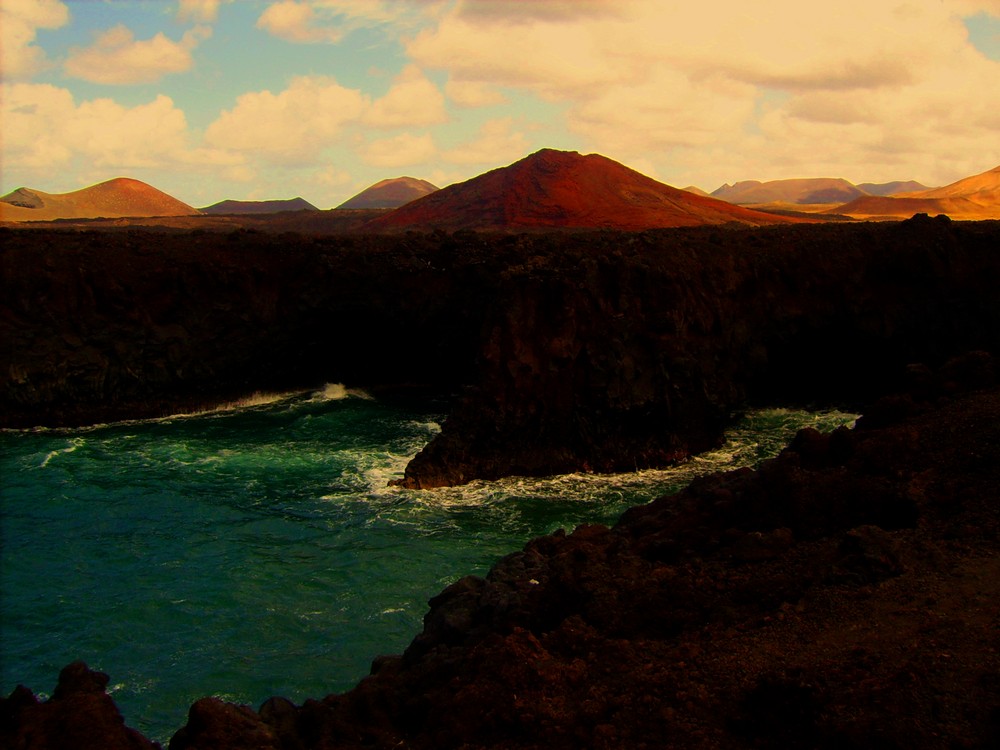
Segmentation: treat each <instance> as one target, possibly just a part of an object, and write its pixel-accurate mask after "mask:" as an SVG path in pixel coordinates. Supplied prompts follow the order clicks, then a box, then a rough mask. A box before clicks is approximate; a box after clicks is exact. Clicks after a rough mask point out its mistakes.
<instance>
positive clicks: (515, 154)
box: [443, 117, 529, 165]
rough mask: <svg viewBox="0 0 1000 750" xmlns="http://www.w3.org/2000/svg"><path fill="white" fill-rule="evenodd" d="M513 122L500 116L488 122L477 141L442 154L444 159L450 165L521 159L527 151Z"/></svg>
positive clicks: (523, 136) (527, 144)
mask: <svg viewBox="0 0 1000 750" xmlns="http://www.w3.org/2000/svg"><path fill="white" fill-rule="evenodd" d="M513 126H514V120H513V118H510V117H501V118H498V119H495V120H488V121H487V122H485V123H483V125H482V127H480V129H479V132H478V133H477V135H476V138H474V139H473V140H471V141H469V142H468V143H464V144H462V145H460V146H458V147H457V148H453V149H450V150H448V151H445V152H444V154H443V157H444V159H445V160H446V161H449V162H451V163H453V164H491V165H496V164H503V163H507V162H511V161H516V160H517V159H519V158H521V157H522V156H524V154H525V152H526V151H527V150H528V148H529V142H528V138H527V136H525V134H524V133H522V132H520V131H515V130H514V129H513Z"/></svg>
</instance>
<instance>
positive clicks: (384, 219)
mask: <svg viewBox="0 0 1000 750" xmlns="http://www.w3.org/2000/svg"><path fill="white" fill-rule="evenodd" d="M790 221H793V220H792V219H789V218H786V217H781V216H776V215H774V214H767V213H763V212H760V211H753V210H750V209H746V208H742V207H740V206H734V205H732V204H730V203H726V202H725V201H720V200H716V199H714V198H709V197H705V196H700V195H695V194H693V193H688V192H685V191H683V190H678V189H677V188H674V187H670V186H669V185H664V184H663V183H660V182H657V181H656V180H654V179H652V178H650V177H646V176H645V175H642V174H640V173H638V172H636V171H634V170H632V169H629V168H628V167H626V166H624V165H623V164H619V163H618V162H616V161H612V160H611V159H608V158H607V157H604V156H601V155H599V154H590V155H587V156H581V155H580V154H578V153H576V152H575V151H555V150H552V149H543V150H541V151H538V152H537V153H534V154H531V155H530V156H527V157H525V158H524V159H521V160H520V161H518V162H515V163H514V164H511V165H510V166H507V167H502V168H500V169H494V170H493V171H491V172H487V173H486V174H482V175H479V176H478V177H474V178H472V179H471V180H468V181H466V182H462V183H458V184H455V185H450V186H449V187H446V188H444V189H442V190H439V191H437V192H436V193H432V194H430V195H427V196H425V197H423V198H420V199H418V200H416V201H413V202H412V203H409V204H407V205H405V206H403V207H401V208H397V209H396V210H395V211H392V212H391V213H389V214H386V215H385V216H380V217H378V218H376V219H374V220H372V221H370V222H368V224H366V225H365V229H366V230H372V231H393V230H399V229H407V228H415V227H422V228H441V229H448V230H455V229H478V230H497V229H499V230H502V229H513V228H571V227H577V228H609V229H622V230H641V229H652V228H656V227H685V226H700V225H705V224H725V223H729V222H740V223H744V224H752V225H761V224H778V223H787V222H790Z"/></svg>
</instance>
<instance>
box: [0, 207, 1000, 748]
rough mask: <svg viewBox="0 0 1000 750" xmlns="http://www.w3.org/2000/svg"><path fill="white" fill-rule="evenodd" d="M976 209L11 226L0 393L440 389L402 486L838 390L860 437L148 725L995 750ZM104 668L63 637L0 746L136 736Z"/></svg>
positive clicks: (192, 729) (169, 394) (423, 739)
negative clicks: (297, 673)
mask: <svg viewBox="0 0 1000 750" xmlns="http://www.w3.org/2000/svg"><path fill="white" fill-rule="evenodd" d="M998 237H1000V225H998V224H997V223H995V222H982V223H974V224H961V223H953V222H949V221H948V220H946V219H943V218H938V219H932V218H929V217H916V218H914V219H913V220H910V221H908V222H902V223H900V224H894V225H865V226H840V225H836V226H835V225H827V226H818V227H806V226H800V227H771V228H761V229H752V230H748V229H739V230H730V229H725V228H711V229H697V230H673V231H665V232H659V231H657V232H641V233H619V232H599V233H582V234H580V233H558V234H539V235H497V236H486V235H477V234H472V233H455V234H444V233H438V234H427V235H419V234H409V235H405V236H401V237H355V238H349V237H344V238H306V237H303V236H300V235H294V236H283V235H267V234H263V233H246V232H242V233H234V234H232V235H210V234H194V235H167V234H162V233H161V234H157V233H147V232H138V233H136V232H122V233H118V234H110V233H88V232H84V233H72V232H65V233H63V232H42V233H34V234H31V233H28V232H23V233H22V232H8V233H5V235H4V239H5V240H6V241H5V242H4V249H3V251H2V253H0V258H2V265H0V270H2V277H0V286H2V290H3V294H2V295H0V333H2V335H3V340H4V341H5V342H9V345H8V346H5V347H4V350H3V352H0V383H2V388H0V393H2V398H3V403H2V404H0V407H2V413H3V415H4V426H32V425H34V424H38V423H40V422H38V421H37V420H39V419H41V420H43V421H42V422H41V423H49V424H82V423H86V422H97V421H107V420H109V419H114V418H120V417H121V416H125V415H129V416H138V415H140V414H146V415H149V416H152V415H155V414H157V413H161V412H162V411H163V410H164V409H176V408H178V405H184V404H187V403H196V402H198V401H201V400H204V401H206V402H211V401H216V402H217V401H219V400H225V399H226V398H232V397H235V396H239V395H241V394H246V393H251V392H253V391H260V390H281V389H287V388H291V387H295V386H296V385H303V384H311V383H315V382H324V381H327V380H329V381H343V382H348V383H351V384H358V385H370V384H372V383H376V384H379V383H382V384H384V385H387V386H394V387H399V386H401V385H420V386H424V387H435V388H442V389H458V388H464V391H463V394H464V395H463V397H462V399H461V401H460V403H459V404H458V405H457V407H456V409H455V410H454V412H453V413H452V414H451V416H450V417H449V419H448V420H447V422H446V423H445V425H444V427H443V430H442V432H441V434H440V435H439V437H438V438H437V439H436V440H435V441H434V442H432V443H431V444H430V445H429V446H427V448H425V449H424V451H423V452H421V454H420V455H418V456H417V457H416V458H415V459H414V461H413V462H412V463H411V465H410V467H408V469H407V472H406V476H405V478H404V480H403V481H404V482H406V483H407V484H408V485H409V486H412V487H432V486H439V485H442V484H456V483H461V482H463V481H468V480H469V479H471V478H473V477H484V478H491V477H496V476H502V475H505V474H516V473H524V474H543V473H554V472H559V471H567V470H578V469H581V468H583V469H591V470H594V471H603V470H611V469H619V468H624V467H630V468H631V467H634V466H645V465H657V464H662V463H666V462H669V461H673V460H678V459H681V458H683V457H685V456H688V455H690V454H692V453H694V452H697V451H700V450H703V449H704V448H706V447H709V446H711V445H713V444H714V441H716V440H717V439H718V434H719V432H720V431H721V428H722V426H723V425H724V424H725V423H726V421H727V420H728V419H729V418H730V417H731V415H732V413H733V412H734V411H736V410H738V409H739V408H741V407H742V406H744V405H746V404H752V403H760V404H765V403H770V404H779V403H782V402H784V403H798V404H808V403H815V404H820V403H832V402H837V403H847V404H852V405H856V406H857V407H858V408H859V410H860V411H861V412H862V413H863V415H864V416H863V417H862V418H861V419H860V420H859V423H858V425H857V427H856V428H855V429H854V430H846V429H841V430H838V431H836V432H834V433H832V434H829V435H821V434H819V433H816V432H814V431H809V430H807V431H803V432H801V433H799V435H798V436H797V437H796V439H795V440H794V441H793V443H792V444H791V445H790V446H789V447H788V448H787V449H786V450H785V451H784V452H783V453H782V454H781V455H780V456H779V457H778V458H776V459H773V460H772V461H769V462H767V463H765V464H764V465H763V466H761V467H760V468H759V469H758V470H756V471H750V470H741V471H738V472H733V473H728V474H719V475H713V476H711V477H707V478H704V479H702V480H699V481H697V482H695V483H694V484H692V485H691V486H690V487H688V488H687V489H686V490H684V491H682V492H681V493H679V494H677V495H674V496H670V497H665V498H660V499H658V500H655V501H653V502H651V503H650V504H648V505H644V506H639V507H636V508H634V509H632V510H630V511H628V512H627V513H626V514H625V515H624V516H623V517H622V518H621V520H620V521H619V522H618V523H617V524H616V525H615V526H614V527H612V528H606V527H603V526H583V527H580V528H577V529H576V530H574V531H572V533H568V534H567V533H564V532H558V533H556V534H552V535H549V536H547V537H541V538H538V539H535V540H533V541H531V542H529V543H528V544H527V545H526V546H525V548H524V549H523V550H521V551H519V552H515V553H513V554H511V555H509V556H508V557H506V558H504V559H503V560H501V561H500V562H498V563H497V565H496V566H495V567H494V568H493V569H492V570H491V571H490V573H489V574H488V575H487V576H486V577H485V578H477V577H471V576H470V577H465V578H462V579H460V580H459V581H457V582H456V583H455V584H453V585H451V586H449V587H448V588H447V589H445V590H444V591H442V592H441V593H440V594H439V595H438V596H436V597H435V598H434V599H432V600H431V602H430V608H429V611H428V613H427V615H426V617H425V620H424V628H423V630H422V632H421V633H420V634H418V635H417V636H416V638H415V639H414V640H413V642H412V643H411V645H410V647H409V648H408V649H407V650H406V652H405V653H404V654H402V655H395V656H382V657H378V658H376V659H375V661H374V662H373V665H372V674H371V676H370V677H368V678H366V679H365V680H363V681H362V682H361V683H360V684H359V685H358V686H357V687H355V688H354V689H353V690H351V691H349V692H347V693H344V694H341V695H331V696H327V697H325V698H317V699H315V700H309V701H306V702H305V703H304V704H303V705H301V706H296V705H293V704H291V703H290V702H288V701H286V700H284V699H281V698H273V699H271V700H269V701H267V702H266V703H265V704H263V705H262V706H260V707H259V708H258V709H256V710H255V709H253V708H251V707H246V706H236V705H231V704H227V703H225V702H223V701H220V700H218V699H215V698H204V699H202V700H199V701H198V702H197V703H195V704H194V705H193V706H192V707H191V711H190V714H189V718H188V722H187V724H186V725H185V726H184V727H182V728H180V729H179V730H178V732H177V733H176V734H175V735H174V737H173V739H172V740H171V741H170V748H172V749H173V750H189V749H190V750H193V749H194V748H220V749H223V750H225V749H226V748H268V749H269V750H279V749H280V750H301V749H303V748H390V747H410V748H448V747H455V748H459V747H462V748H501V747H502V748H524V749H527V748H578V747H594V748H622V747H629V748H642V747H649V748H652V747H662V746H663V745H664V743H669V745H670V746H671V747H678V748H717V747H726V748H760V747H775V748H777V747H821V748H826V747H829V748H834V747H837V748H839V747H879V748H903V747H906V748H955V747H967V748H979V747H994V746H996V745H997V743H998V742H1000V645H998V643H1000V641H998V639H997V637H996V636H997V633H998V632H1000V609H998V604H997V602H1000V590H998V589H1000V563H998V560H1000V556H998V554H997V553H998V551H1000V549H998V547H1000V384H998V377H997V376H998V364H997V361H996V359H995V356H996V353H997V352H998V351H1000V295H998V294H997V289H998V288H1000V253H998V252H997V250H996V248H997V247H998V246H1000V244H998V241H997V240H998ZM227 243H228V244H227ZM917 363H920V364H917ZM386 372H392V373H393V374H394V380H393V381H392V382H389V383H387V382H386V381H385V380H384V378H385V375H384V373H386ZM887 394H891V395H887ZM107 683H108V679H107V676H105V675H102V674H100V673H98V672H93V671H91V670H89V669H88V668H87V667H86V665H83V664H81V663H75V664H72V665H70V666H68V667H67V668H66V669H65V670H64V672H63V674H62V675H61V677H60V681H59V685H58V686H57V688H56V690H55V692H54V693H53V694H52V697H51V698H50V699H49V700H45V701H41V700H39V699H38V698H37V697H36V696H35V695H33V693H32V692H31V690H29V689H27V688H23V687H19V688H17V689H16V690H15V691H14V692H13V693H12V694H11V695H10V696H9V697H7V698H3V699H0V745H2V746H3V747H12V748H37V749H43V748H71V747H72V748H82V749H84V750H86V749H87V748H107V749H109V750H114V749H115V748H126V747H127V748H149V747H155V744H154V743H151V742H150V741H149V740H147V739H146V738H143V737H142V736H141V735H139V734H138V733H137V732H135V731H134V730H131V729H129V728H127V727H126V726H125V724H124V721H123V720H122V717H121V715H120V713H119V712H118V710H117V708H116V707H115V706H114V703H113V701H112V699H111V698H110V696H108V695H107V693H106V692H105V689H106V686H107ZM41 687H45V686H41ZM33 688H34V689H36V690H37V689H39V686H33Z"/></svg>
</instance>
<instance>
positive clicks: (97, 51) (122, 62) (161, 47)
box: [63, 24, 212, 85]
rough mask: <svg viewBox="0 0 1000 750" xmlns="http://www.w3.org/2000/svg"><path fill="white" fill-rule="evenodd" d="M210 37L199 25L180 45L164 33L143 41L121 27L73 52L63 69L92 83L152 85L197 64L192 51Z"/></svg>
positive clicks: (108, 31)
mask: <svg viewBox="0 0 1000 750" xmlns="http://www.w3.org/2000/svg"><path fill="white" fill-rule="evenodd" d="M211 35H212V30H211V28H210V27H208V26H196V27H195V28H193V29H190V30H189V31H187V32H185V33H184V36H183V37H182V38H181V40H180V41H179V42H175V41H173V40H171V39H168V38H167V37H166V36H164V34H162V33H159V34H157V35H156V36H154V37H152V38H151V39H144V40H140V39H136V38H135V35H134V34H133V33H132V31H131V30H130V29H129V28H127V27H126V26H124V25H123V24H118V25H117V26H115V27H113V28H111V29H108V30H107V31H105V32H104V33H103V34H101V35H100V36H98V37H97V39H96V41H95V42H94V44H92V45H91V46H90V47H75V48H73V49H72V50H70V54H69V57H68V58H67V59H66V62H65V64H64V66H63V68H64V70H65V71H66V73H67V74H68V75H70V76H72V77H74V78H81V79H83V80H85V81H90V82H91V83H103V84H111V85H122V84H133V83H152V82H154V81H158V80H160V78H162V77H163V76H165V75H168V74H170V73H182V72H184V71H186V70H189V69H190V68H191V67H192V65H193V64H194V61H193V59H192V57H191V51H192V50H193V49H194V48H195V47H197V46H198V44H199V43H200V42H201V41H203V40H204V39H206V38H208V37H209V36H211Z"/></svg>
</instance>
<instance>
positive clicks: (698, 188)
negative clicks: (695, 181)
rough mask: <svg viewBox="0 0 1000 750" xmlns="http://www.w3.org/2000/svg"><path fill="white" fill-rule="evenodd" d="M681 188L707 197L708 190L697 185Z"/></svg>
mask: <svg viewBox="0 0 1000 750" xmlns="http://www.w3.org/2000/svg"><path fill="white" fill-rule="evenodd" d="M682 190H684V192H686V193H694V194H695V195H702V196H705V197H706V198H707V197H708V192H706V191H705V190H702V189H701V188H700V187H698V186H697V185H688V186H687V187H686V188H682Z"/></svg>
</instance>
